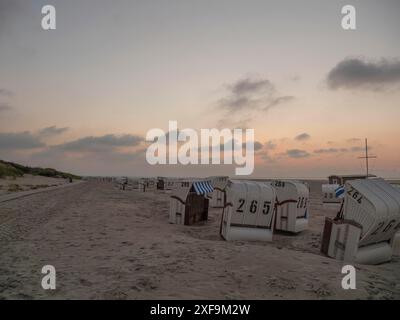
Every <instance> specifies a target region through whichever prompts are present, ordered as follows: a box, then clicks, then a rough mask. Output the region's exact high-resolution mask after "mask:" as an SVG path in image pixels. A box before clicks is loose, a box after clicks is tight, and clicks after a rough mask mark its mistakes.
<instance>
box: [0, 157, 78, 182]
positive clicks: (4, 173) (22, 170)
mask: <svg viewBox="0 0 400 320" xmlns="http://www.w3.org/2000/svg"><path fill="white" fill-rule="evenodd" d="M24 174H32V175H35V176H43V177H51V178H64V179H68V178H72V179H81V177H80V176H76V175H74V174H71V173H66V172H61V171H57V170H55V169H52V168H31V167H26V166H23V165H20V164H17V163H13V162H7V161H3V160H0V178H4V177H22V176H23V175H24Z"/></svg>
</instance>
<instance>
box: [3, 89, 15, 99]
mask: <svg viewBox="0 0 400 320" xmlns="http://www.w3.org/2000/svg"><path fill="white" fill-rule="evenodd" d="M13 95H14V93H13V92H12V91H10V90H7V89H3V88H0V96H4V97H11V96H13Z"/></svg>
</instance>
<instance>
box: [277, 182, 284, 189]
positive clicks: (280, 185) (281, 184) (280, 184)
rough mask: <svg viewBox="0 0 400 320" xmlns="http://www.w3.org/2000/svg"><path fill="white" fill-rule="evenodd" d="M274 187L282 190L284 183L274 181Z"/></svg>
mask: <svg viewBox="0 0 400 320" xmlns="http://www.w3.org/2000/svg"><path fill="white" fill-rule="evenodd" d="M274 186H275V187H279V188H284V187H285V182H284V181H275V183H274Z"/></svg>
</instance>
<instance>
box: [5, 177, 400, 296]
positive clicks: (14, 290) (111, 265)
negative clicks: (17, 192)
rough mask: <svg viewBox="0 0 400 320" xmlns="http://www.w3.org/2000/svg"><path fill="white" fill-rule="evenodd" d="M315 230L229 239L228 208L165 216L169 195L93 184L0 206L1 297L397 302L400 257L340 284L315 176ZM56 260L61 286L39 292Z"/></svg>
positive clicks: (328, 213)
mask: <svg viewBox="0 0 400 320" xmlns="http://www.w3.org/2000/svg"><path fill="white" fill-rule="evenodd" d="M310 184H311V209H310V211H311V212H310V214H311V218H310V227H309V230H308V231H306V232H303V233H301V234H299V235H296V236H293V235H286V234H275V235H274V241H273V242H272V243H262V242H226V241H223V240H222V239H221V238H220V237H219V234H218V231H219V224H220V218H221V212H222V209H211V210H210V214H209V221H208V222H207V223H206V224H203V225H197V226H183V225H173V224H169V223H168V209H169V194H168V193H166V192H164V191H156V192H147V193H139V192H138V191H136V190H135V191H120V190H117V189H116V188H114V187H113V186H112V184H110V183H102V182H87V183H82V184H78V185H75V186H72V187H69V188H62V189H58V190H51V191H46V192H42V193H39V194H35V195H31V196H28V197H24V198H21V199H16V200H13V201H9V202H6V203H1V204H0V244H1V245H0V298H2V299H399V298H400V258H399V257H394V258H393V260H392V261H391V262H390V263H385V264H382V265H378V266H365V265H357V266H356V268H357V289H356V290H343V289H342V288H341V280H342V277H343V275H342V274H341V267H342V263H341V262H339V261H336V260H333V259H330V258H328V257H325V256H322V255H321V254H320V252H319V247H320V236H321V232H322V226H323V223H324V219H325V216H331V217H333V216H334V215H335V213H336V209H334V208H324V207H323V206H322V203H321V200H320V191H319V190H320V185H321V182H317V181H312V182H310ZM47 264H50V265H53V266H54V267H55V268H56V271H57V289H56V290H47V291H45V290H43V289H42V287H41V279H42V276H43V275H42V274H41V268H42V266H43V265H47Z"/></svg>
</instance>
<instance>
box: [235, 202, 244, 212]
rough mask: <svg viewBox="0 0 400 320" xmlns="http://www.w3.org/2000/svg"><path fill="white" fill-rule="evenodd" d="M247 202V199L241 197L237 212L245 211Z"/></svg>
mask: <svg viewBox="0 0 400 320" xmlns="http://www.w3.org/2000/svg"><path fill="white" fill-rule="evenodd" d="M245 203H246V200H244V199H239V207H238V208H237V209H236V212H239V213H243V206H244V204H245Z"/></svg>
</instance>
